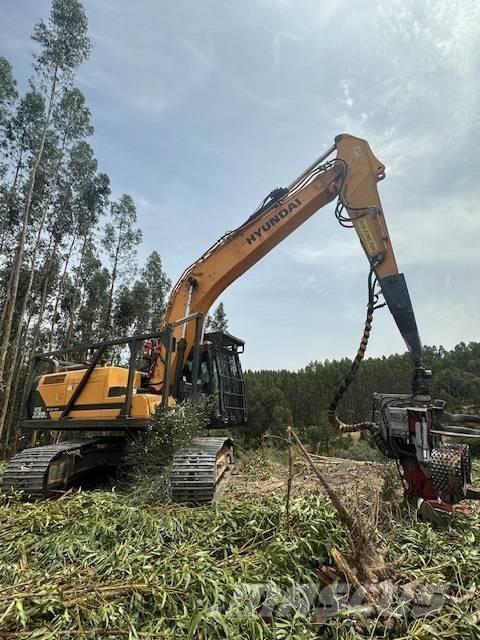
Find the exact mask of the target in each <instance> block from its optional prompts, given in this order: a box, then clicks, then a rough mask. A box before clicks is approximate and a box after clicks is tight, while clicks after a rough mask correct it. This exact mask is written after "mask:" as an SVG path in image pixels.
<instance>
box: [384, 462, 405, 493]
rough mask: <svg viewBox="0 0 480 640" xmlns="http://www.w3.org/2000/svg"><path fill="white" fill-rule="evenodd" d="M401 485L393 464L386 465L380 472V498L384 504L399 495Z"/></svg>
mask: <svg viewBox="0 0 480 640" xmlns="http://www.w3.org/2000/svg"><path fill="white" fill-rule="evenodd" d="M400 489H401V483H400V479H399V477H398V469H397V467H396V466H395V465H393V464H386V465H385V467H384V469H383V472H382V488H381V496H382V500H383V501H384V502H392V501H394V500H395V499H396V498H398V496H399V495H400Z"/></svg>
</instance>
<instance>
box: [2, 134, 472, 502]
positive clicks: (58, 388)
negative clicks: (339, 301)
mask: <svg viewBox="0 0 480 640" xmlns="http://www.w3.org/2000/svg"><path fill="white" fill-rule="evenodd" d="M334 153H336V155H335V156H334V157H333V154H334ZM384 177H385V167H384V165H383V164H382V163H381V162H380V161H379V160H378V159H377V158H376V157H375V156H374V154H373V153H372V150H371V149H370V146H369V145H368V143H367V142H366V141H365V140H362V139H360V138H356V137H354V136H351V135H347V134H342V135H339V136H337V137H336V138H335V141H334V144H333V145H332V146H331V147H330V148H329V149H328V150H327V151H326V152H325V153H324V154H322V156H321V157H320V158H318V159H317V160H316V161H315V162H314V163H313V164H312V165H311V166H309V167H308V168H307V169H306V170H305V171H304V172H303V173H302V174H301V175H300V176H299V177H298V178H297V179H296V180H294V181H293V182H292V183H291V184H290V185H289V186H288V187H286V188H277V189H274V190H273V191H272V192H271V193H270V194H269V195H268V196H267V197H266V198H265V200H264V201H263V202H262V204H261V205H260V206H259V207H258V208H257V210H256V211H255V212H254V213H253V214H252V215H251V216H250V217H249V218H248V219H247V220H246V221H245V222H244V223H243V224H242V225H240V226H239V227H238V228H237V229H235V230H233V231H230V232H228V233H226V234H225V235H224V236H222V237H221V238H220V239H219V240H218V241H217V242H215V244H213V245H212V246H211V247H210V248H209V249H208V250H207V251H206V252H205V253H204V254H203V255H202V256H201V257H200V258H199V259H198V260H196V261H195V262H194V263H193V264H192V265H191V266H190V267H188V268H187V269H186V270H185V271H184V273H183V274H182V276H181V277H180V279H179V280H178V282H177V284H176V285H175V287H174V288H173V290H172V293H171V295H170V299H169V303H168V307H167V310H166V317H165V322H164V326H163V327H162V328H161V330H159V331H157V332H151V333H149V334H143V335H135V336H131V337H128V338H120V339H118V340H111V341H103V342H98V343H96V344H93V345H83V346H72V347H71V348H69V349H63V350H57V351H51V352H48V353H42V354H37V355H36V356H35V357H34V361H33V364H32V368H31V379H30V381H29V382H28V383H27V386H26V393H25V397H24V401H23V416H22V419H21V428H22V429H23V430H32V431H34V432H39V431H40V432H41V431H46V432H52V431H55V432H60V433H61V434H62V439H63V438H64V437H65V433H68V432H78V431H81V432H83V433H85V432H89V431H90V432H92V434H93V433H94V432H96V433H98V432H100V433H101V434H102V435H101V436H98V437H97V436H94V435H92V436H91V437H87V438H83V439H81V440H76V439H73V440H71V439H67V440H63V441H60V442H58V443H57V444H51V445H46V446H37V447H33V448H29V449H25V450H23V451H21V452H20V453H18V454H17V455H15V456H14V457H13V458H12V459H11V460H10V462H9V463H8V466H7V468H6V471H5V474H4V478H3V487H4V489H5V488H10V487H13V488H14V489H16V490H21V491H23V493H24V495H25V496H26V497H29V498H37V499H38V498H45V497H48V496H50V495H54V494H55V492H58V491H61V490H63V489H64V488H65V487H67V486H68V485H69V484H70V483H71V482H73V481H74V480H75V479H77V478H79V477H84V476H85V475H87V476H88V474H93V473H94V472H95V469H97V468H99V467H104V466H107V467H115V466H116V465H118V464H119V462H120V460H121V456H122V451H123V447H124V443H125V439H126V437H127V436H128V437H131V436H132V434H135V433H136V432H138V431H140V432H141V431H142V430H144V429H145V426H146V423H147V421H148V420H149V419H150V418H151V417H152V416H153V415H154V414H155V413H156V412H157V411H162V410H165V409H166V408H167V407H169V406H172V405H173V404H175V403H177V402H179V401H182V400H184V399H186V398H193V399H199V398H207V397H208V398H209V399H210V402H209V406H210V407H211V409H210V412H211V420H210V424H209V425H208V426H209V428H211V429H214V428H223V429H225V428H233V427H237V426H241V425H244V424H245V423H246V421H247V407H246V403H245V389H244V380H243V375H242V369H241V365H240V359H239V355H240V354H241V353H242V351H243V347H244V342H243V341H242V340H240V339H238V338H236V337H234V336H232V335H230V334H229V333H226V332H210V333H208V332H206V331H205V319H206V315H207V313H208V311H209V309H210V307H211V306H212V304H213V303H214V301H215V300H216V299H217V298H218V296H219V295H220V294H221V293H222V291H224V290H225V289H226V287H228V286H229V285H230V284H231V283H232V282H234V281H235V280H236V279H237V278H239V277H240V276H242V274H244V273H245V272H246V271H247V270H248V269H250V267H252V266H253V265H254V264H255V263H256V262H258V260H260V258H262V257H263V256H264V255H265V254H267V253H268V252H269V251H271V250H272V249H273V248H274V247H276V246H277V245H278V244H279V243H280V242H281V241H282V240H283V239H284V238H286V237H287V236H288V235H290V234H291V233H292V232H293V231H294V230H295V229H296V228H297V227H299V226H300V225H301V224H303V223H304V222H305V221H306V220H308V218H310V217H311V216H312V215H313V214H314V213H315V212H317V211H318V210H319V209H321V208H322V207H324V206H325V205H326V204H328V203H329V202H331V201H332V200H334V199H337V205H336V209H335V215H336V217H337V219H338V220H339V222H340V223H341V224H342V225H344V226H352V227H353V228H354V229H355V231H356V233H357V234H358V237H359V239H360V243H361V245H362V247H363V250H364V251H365V254H366V256H367V258H368V261H369V265H370V276H369V305H368V314H367V322H366V330H365V334H364V337H363V338H362V343H361V345H360V350H359V354H358V355H357V358H356V359H355V360H354V363H353V365H352V375H353V373H354V371H355V370H356V368H358V364H359V363H360V361H361V358H362V357H363V353H364V351H365V347H366V343H367V341H368V334H369V331H370V325H371V316H372V314H373V311H374V309H375V308H376V306H378V305H376V302H377V299H378V295H379V293H376V292H375V286H376V285H377V286H379V287H380V290H381V294H382V295H383V298H384V300H385V304H386V305H388V308H389V309H390V311H391V313H392V315H393V317H394V320H395V322H396V324H397V326H398V329H399V330H400V333H401V334H402V336H403V338H404V340H405V342H406V345H407V347H408V349H409V351H410V353H411V357H412V363H413V383H412V393H411V394H406V395H405V396H393V395H390V396H388V398H387V396H384V395H380V396H379V397H378V398H377V399H376V401H375V402H376V406H377V409H376V415H377V417H378V420H377V421H376V422H372V423H370V422H368V423H367V422H366V423H361V424H359V425H353V426H352V425H345V424H343V423H342V422H341V421H340V420H339V419H338V418H337V417H336V405H337V403H338V402H339V400H340V399H341V396H342V395H343V393H344V392H345V390H346V388H347V387H348V384H349V383H350V379H351V375H350V376H349V377H347V379H346V381H345V382H344V384H343V385H342V386H341V388H340V389H339V392H338V393H337V395H336V397H335V400H334V401H333V402H332V405H331V407H330V417H331V420H332V422H333V423H334V424H335V425H336V426H337V428H339V429H340V430H344V431H346V430H352V429H363V428H368V429H370V431H371V432H372V433H373V435H374V437H375V438H376V441H378V443H379V446H380V447H381V448H382V450H383V451H384V453H385V454H386V455H389V456H391V457H397V458H399V457H400V458H401V457H402V456H403V458H405V459H406V460H408V464H407V463H406V464H405V465H404V466H405V469H407V471H406V472H405V474H404V476H405V477H404V481H405V482H406V483H407V484H408V483H410V485H409V486H411V488H412V487H413V488H412V489H411V490H412V491H416V495H420V496H424V497H427V494H428V499H432V500H433V501H441V502H442V503H445V504H447V505H448V504H450V502H455V501H458V500H457V498H458V496H457V497H452V495H453V493H452V492H450V494H449V495H450V497H449V498H447V499H445V500H443V493H442V491H443V488H442V487H443V485H441V486H440V485H438V486H437V485H435V483H434V482H433V480H432V473H431V472H430V471H429V469H428V468H427V466H428V465H427V466H426V463H427V462H428V460H427V458H429V457H431V450H432V449H433V448H435V447H434V445H435V444H436V445H437V447H436V448H438V447H439V446H442V445H441V442H440V439H441V437H442V436H441V434H440V433H438V435H437V434H434V433H431V431H435V428H436V430H437V432H438V431H439V429H442V428H443V427H442V425H441V424H440V423H441V422H442V420H443V418H444V412H443V413H442V411H444V410H443V409H441V408H440V407H438V406H437V407H435V408H434V407H432V406H431V405H430V398H429V380H430V373H429V372H428V371H427V370H425V368H424V367H423V366H422V345H421V341H420V337H419V334H418V330H417V325H416V321H415V316H414V312H413V309H412V304H411V301H410V297H409V293H408V290H407V285H406V282H405V278H404V276H403V274H401V273H399V270H398V267H397V264H396V260H395V256H394V252H393V249H392V245H391V241H390V237H389V233H388V229H387V225H386V222H385V218H384V214H383V210H382V206H381V203H380V199H379V195H378V191H377V183H378V182H379V181H380V180H383V178H384ZM119 347H120V348H123V349H124V351H125V350H126V349H127V348H128V350H129V365H128V366H125V367H123V366H114V365H112V364H109V363H108V354H109V353H111V351H112V349H115V348H117V349H118V348H119ZM79 353H84V354H86V356H84V357H83V359H81V361H80V362H75V361H73V362H72V357H73V354H79ZM139 360H143V363H144V366H143V367H139V366H138V362H139ZM145 362H146V364H145ZM413 399H416V400H417V401H418V404H419V407H420V408H417V413H416V414H415V416H414V417H413V418H412V417H411V416H410V414H408V416H407V413H406V412H407V406H408V405H409V404H411V403H412V401H413ZM394 409H395V411H396V414H395V411H393V410H394ZM389 411H390V412H391V411H393V414H395V420H394V421H393V422H392V416H391V415H390V414H389ZM402 412H403V413H402ZM440 413H441V414H442V415H440ZM393 414H392V415H393ZM420 414H421V415H420ZM427 414H428V415H427ZM419 416H420V417H419ZM402 421H403V422H402ZM427 423H428V424H427ZM419 424H420V425H423V426H422V427H421V428H419V427H418V425H419ZM392 425H393V431H392ZM439 425H440V426H439ZM422 429H423V431H422ZM392 434H393V435H392ZM415 438H416V440H415ZM422 438H423V440H422ZM399 442H400V444H401V446H400V444H399ZM397 445H398V446H397ZM459 446H460V445H459ZM462 446H463V445H462ZM419 451H420V453H419ZM419 456H420V458H419ZM422 456H423V457H422ZM444 457H445V456H444ZM403 458H402V459H403ZM440 458H441V456H440ZM454 458H455V461H454V462H455V464H456V465H457V467H458V469H457V467H455V469H457V471H458V473H459V474H460V475H461V476H462V482H461V487H460V489H459V488H458V486H457V485H458V483H457V484H456V485H455V490H456V491H457V493H458V492H459V491H460V493H462V492H463V493H465V491H466V489H465V486H466V483H467V481H468V475H469V467H468V465H469V457H468V452H466V450H465V449H464V448H463V449H461V451H460V452H455V455H454ZM442 460H443V459H442ZM442 460H440V459H439V460H437V466H436V470H437V471H436V472H438V473H439V477H440V476H442V473H443V476H442V478H443V477H444V476H445V477H446V476H448V474H449V467H448V464H447V463H445V464H444V465H443V467H442V464H443V463H442ZM232 462H233V443H232V440H231V439H230V438H225V437H220V438H219V437H200V438H196V439H195V440H193V441H192V443H191V444H190V446H188V447H185V448H183V449H181V450H179V451H177V452H176V454H175V456H174V459H173V463H172V466H171V486H172V498H173V500H174V501H177V502H185V503H194V504H202V503H209V502H211V501H212V500H213V499H214V497H215V493H216V491H217V488H218V486H219V483H220V482H221V481H222V479H224V478H225V476H226V475H228V470H229V469H230V468H231V465H232ZM447 462H448V461H447ZM410 463H411V464H412V465H413V467H412V468H413V471H411V470H410V467H409V466H408V465H409V464H410ZM424 463H425V464H424ZM422 465H423V466H422ZM445 465H447V466H445ZM459 465H460V466H459ZM447 467H448V468H447ZM440 468H441V471H438V469H440ZM442 470H443V471H442ZM408 474H410V475H408ZM412 474H413V475H412ZM415 474H416V475H415ZM422 474H423V475H422ZM450 475H451V474H450ZM406 476H408V477H406ZM410 476H411V477H410ZM417 476H418V477H417ZM420 476H422V477H420ZM414 481H418V482H417V485H421V483H422V482H423V481H425V482H427V481H428V482H427V484H428V483H429V484H428V491H427V489H425V488H424V487H423V485H422V486H421V487H420V488H418V487H417V485H415V482H414ZM439 482H440V480H439ZM442 482H443V480H442ZM445 482H446V481H445ZM432 483H433V484H432ZM437 484H438V483H437ZM447 488H448V487H447ZM430 494H431V495H430ZM462 495H463V494H462ZM463 497H464V496H463ZM458 499H461V498H458Z"/></svg>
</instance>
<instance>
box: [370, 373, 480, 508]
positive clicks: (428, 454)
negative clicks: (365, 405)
mask: <svg viewBox="0 0 480 640" xmlns="http://www.w3.org/2000/svg"><path fill="white" fill-rule="evenodd" d="M419 375H423V374H419ZM427 379H428V376H427ZM374 419H375V423H376V424H377V425H378V436H380V438H381V439H382V441H383V445H384V448H386V449H388V451H389V452H390V453H391V454H392V455H391V457H395V458H396V459H397V460H398V462H399V465H400V468H401V477H402V481H403V484H404V488H405V493H406V496H407V497H408V498H409V499H416V500H417V501H418V499H421V500H423V501H424V502H426V503H427V504H428V505H429V507H430V508H431V509H433V510H434V511H438V510H440V511H446V512H452V511H454V510H455V511H458V508H456V509H454V505H456V504H457V503H459V502H461V501H462V500H465V499H474V500H478V499H480V490H478V489H475V488H474V487H472V486H471V468H472V465H471V458H470V450H469V447H468V445H466V444H464V443H455V442H451V441H449V442H445V441H444V438H445V437H449V438H480V429H475V428H470V427H467V426H465V425H466V424H469V423H470V424H480V416H475V415H470V414H452V413H449V412H448V411H447V410H446V408H445V402H443V401H440V400H436V401H435V402H434V403H433V404H432V403H431V401H429V400H428V401H424V400H422V399H421V398H420V397H419V396H417V397H416V398H413V397H412V396H406V395H396V394H375V395H374ZM380 448H382V447H380ZM382 450H383V449H382Z"/></svg>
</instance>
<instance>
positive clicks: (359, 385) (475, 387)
mask: <svg viewBox="0 0 480 640" xmlns="http://www.w3.org/2000/svg"><path fill="white" fill-rule="evenodd" d="M424 364H425V365H426V366H427V367H428V368H430V369H432V372H433V378H432V397H433V398H440V399H442V400H445V401H446V402H447V406H448V408H449V409H450V410H453V411H458V410H464V411H468V412H473V413H479V412H480V342H470V343H469V344H465V343H464V342H461V343H460V344H458V345H457V346H456V347H455V348H454V349H452V350H450V351H448V350H446V349H444V348H443V347H425V348H424ZM411 367H412V365H411V359H410V356H409V354H407V353H405V354H402V355H398V354H397V355H391V356H387V357H382V358H367V359H366V360H364V361H363V363H362V365H361V367H360V370H359V372H358V374H357V376H356V378H355V381H354V383H353V384H352V386H351V387H350V388H349V390H348V391H347V393H346V395H345V397H344V399H343V400H342V403H341V404H340V406H339V414H340V416H341V417H342V419H343V420H345V421H346V422H359V421H361V420H364V419H365V418H367V417H369V416H371V402H372V394H373V393H375V392H377V393H409V392H410V389H411V375H412V368H411ZM349 368H350V360H348V359H346V358H345V359H342V360H333V361H331V362H329V361H328V360H326V361H324V362H319V361H315V362H311V363H310V364H309V365H308V366H306V367H305V368H304V369H300V370H299V371H296V372H293V371H286V370H283V371H268V370H262V371H247V372H246V375H245V377H246V389H247V400H248V408H249V417H248V429H247V431H246V433H245V438H246V440H247V441H250V442H252V441H253V443H255V442H259V441H260V439H261V437H262V436H263V435H264V434H266V433H272V434H274V435H284V434H285V429H286V426H287V425H289V424H290V425H292V426H294V428H295V429H296V431H297V432H298V433H299V435H301V437H302V438H303V440H304V441H305V442H309V443H311V444H314V445H320V448H321V449H322V450H328V449H329V445H330V444H331V442H332V441H333V440H334V439H335V437H336V434H335V433H333V432H332V429H331V428H330V426H329V423H328V421H327V416H326V409H327V407H328V405H329V403H330V401H331V400H332V397H333V394H334V392H335V390H336V388H337V386H338V384H339V382H340V381H341V380H342V378H343V376H344V375H345V374H346V373H347V372H348V370H349Z"/></svg>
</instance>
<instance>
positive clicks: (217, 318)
mask: <svg viewBox="0 0 480 640" xmlns="http://www.w3.org/2000/svg"><path fill="white" fill-rule="evenodd" d="M227 330H228V320H227V314H226V313H225V309H224V306H223V302H220V304H219V305H218V306H217V307H216V309H215V311H214V312H213V315H209V316H207V331H227Z"/></svg>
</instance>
